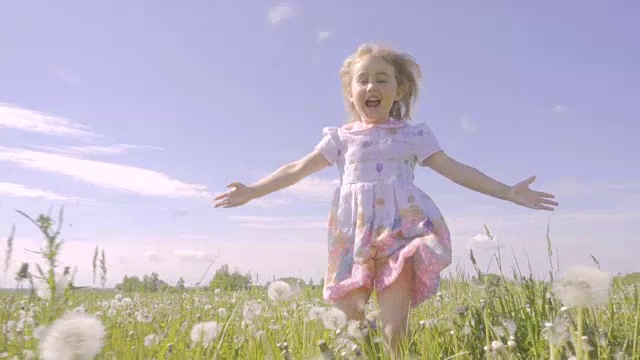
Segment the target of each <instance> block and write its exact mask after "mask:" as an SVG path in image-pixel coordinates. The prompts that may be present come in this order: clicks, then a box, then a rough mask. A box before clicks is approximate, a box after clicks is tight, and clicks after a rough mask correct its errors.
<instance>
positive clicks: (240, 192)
mask: <svg viewBox="0 0 640 360" xmlns="http://www.w3.org/2000/svg"><path fill="white" fill-rule="evenodd" d="M227 187H233V188H234V189H232V190H229V191H227V192H224V193H222V194H220V195H218V196H216V197H215V198H213V200H214V207H216V208H218V207H223V208H230V207H237V206H241V205H244V204H246V203H247V202H249V201H250V200H252V199H253V198H254V193H253V190H252V189H251V188H250V187H248V186H246V185H244V184H242V183H239V182H233V183H231V184H229V185H227Z"/></svg>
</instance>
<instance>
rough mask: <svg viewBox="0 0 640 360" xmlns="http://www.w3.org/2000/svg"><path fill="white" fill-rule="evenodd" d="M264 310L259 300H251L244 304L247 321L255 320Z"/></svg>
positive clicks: (244, 314) (243, 313)
mask: <svg viewBox="0 0 640 360" xmlns="http://www.w3.org/2000/svg"><path fill="white" fill-rule="evenodd" d="M261 312H262V305H260V304H259V303H258V302H257V301H255V300H251V301H249V302H247V303H246V304H245V305H244V309H243V311H242V315H243V316H244V319H245V321H247V322H250V321H252V320H254V319H255V318H256V317H258V315H260V313H261Z"/></svg>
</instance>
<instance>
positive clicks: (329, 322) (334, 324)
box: [322, 307, 347, 330]
mask: <svg viewBox="0 0 640 360" xmlns="http://www.w3.org/2000/svg"><path fill="white" fill-rule="evenodd" d="M322 323H323V324H324V326H325V327H326V328H327V329H329V330H338V329H342V328H343V327H345V326H346V325H347V315H346V314H345V313H344V312H342V310H340V309H338V308H335V307H332V308H330V309H328V310H326V311H325V313H324V314H323V316H322Z"/></svg>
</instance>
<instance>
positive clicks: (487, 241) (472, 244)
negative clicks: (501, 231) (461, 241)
mask: <svg viewBox="0 0 640 360" xmlns="http://www.w3.org/2000/svg"><path fill="white" fill-rule="evenodd" d="M503 247H504V244H503V243H501V242H499V241H498V240H497V239H496V238H495V237H494V238H493V239H492V238H490V237H489V236H487V234H477V235H475V236H473V237H472V238H471V239H469V242H468V243H467V248H468V249H474V250H497V249H499V248H500V249H502V248H503Z"/></svg>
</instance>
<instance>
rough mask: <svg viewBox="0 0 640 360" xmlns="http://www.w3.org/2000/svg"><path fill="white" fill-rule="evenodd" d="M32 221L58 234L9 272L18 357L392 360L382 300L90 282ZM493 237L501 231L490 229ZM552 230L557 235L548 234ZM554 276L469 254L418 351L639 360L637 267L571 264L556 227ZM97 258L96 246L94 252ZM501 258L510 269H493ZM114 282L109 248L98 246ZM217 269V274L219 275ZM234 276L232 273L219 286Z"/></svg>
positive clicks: (101, 274) (418, 324) (9, 344)
mask: <svg viewBox="0 0 640 360" xmlns="http://www.w3.org/2000/svg"><path fill="white" fill-rule="evenodd" d="M23 215H24V216H25V217H27V218H29V219H30V220H31V221H32V222H33V225H34V226H37V227H38V228H39V229H40V230H41V231H42V234H43V236H44V238H45V245H44V246H43V247H42V248H41V249H39V250H38V253H39V254H40V255H41V256H42V262H41V263H38V264H23V265H22V266H21V268H20V270H19V271H18V273H16V274H7V273H6V269H8V266H9V263H10V261H11V256H12V252H13V248H14V246H15V243H16V242H19V241H20V239H16V238H14V236H13V234H11V235H9V238H8V240H7V242H6V251H5V252H4V269H5V274H4V275H5V277H6V276H14V277H15V279H16V280H17V281H18V284H19V285H18V288H17V289H15V291H6V292H3V293H0V298H1V299H0V301H1V303H0V309H1V310H2V311H1V312H0V358H8V359H57V360H64V359H94V358H95V359H203V358H206V359H211V358H214V359H356V358H360V359H373V358H379V359H387V358H388V353H387V351H386V349H385V348H384V342H383V340H382V339H383V338H382V328H381V327H382V324H381V323H380V321H379V320H378V319H377V313H378V311H377V308H376V301H375V297H374V298H373V299H372V301H371V302H370V304H369V306H368V309H367V321H366V322H364V323H358V322H354V321H351V322H350V321H347V319H346V317H345V316H344V314H343V313H342V312H340V311H339V310H338V309H335V308H332V307H330V306H328V305H327V304H325V303H324V302H323V300H322V296H321V287H320V286H312V285H308V284H305V283H303V282H302V281H291V280H290V279H285V280H287V281H284V280H277V281H273V282H271V283H270V284H269V285H267V286H266V287H262V286H245V287H244V289H240V290H228V289H221V288H220V287H218V288H216V287H215V286H214V285H215V282H211V284H210V285H209V286H204V287H201V288H182V287H177V286H176V287H170V286H165V287H162V288H161V289H160V290H158V291H135V292H134V291H125V290H127V289H119V290H116V289H113V290H109V289H97V288H78V287H76V286H75V285H74V283H73V278H74V275H75V274H74V272H73V270H72V269H70V268H69V267H66V268H63V269H60V265H59V264H58V262H57V261H56V258H57V257H58V255H59V254H60V253H61V252H63V251H64V241H63V236H62V234H60V230H59V229H60V228H61V227H60V225H61V224H62V220H63V218H62V212H60V217H59V218H58V219H56V220H55V221H54V220H53V218H52V217H50V216H46V215H40V216H38V217H37V218H32V217H30V216H29V215H28V214H23ZM485 230H486V232H487V235H488V236H491V234H490V232H489V230H488V229H485ZM547 234H548V231H547ZM547 241H548V251H549V267H550V269H549V276H550V279H551V280H550V281H542V280H538V279H533V278H532V277H531V276H529V275H528V274H527V271H525V269H519V268H514V269H509V270H506V269H502V266H501V256H502V255H501V254H500V252H499V251H497V252H496V254H495V256H494V257H493V258H491V259H476V258H475V257H474V255H473V253H472V252H471V253H470V254H469V258H470V261H471V262H472V264H473V265H474V267H475V269H476V273H475V274H473V276H469V275H467V274H464V273H462V272H457V273H456V274H455V275H454V276H452V277H448V278H447V279H445V280H443V283H442V285H441V290H440V292H439V293H438V294H437V295H436V296H435V297H434V298H433V299H432V300H430V301H428V302H426V303H425V304H423V305H422V306H421V307H419V308H418V309H417V310H416V311H414V312H413V313H412V316H411V319H410V321H411V323H410V334H409V336H408V337H407V338H406V341H405V342H404V344H403V351H404V353H405V354H406V356H405V357H404V358H407V359H454V358H455V359H484V358H489V359H571V358H573V359H639V358H640V341H639V339H638V338H639V335H640V333H639V325H638V322H639V319H640V306H639V298H640V290H639V289H638V279H637V274H633V275H628V276H626V277H624V278H620V277H616V278H613V277H611V276H609V275H608V274H607V273H605V272H602V271H601V270H599V265H598V262H597V259H595V258H594V259H593V263H594V266H593V267H576V268H573V269H569V270H568V271H566V272H562V273H558V272H557V269H558V264H557V263H554V261H553V259H554V253H553V250H552V249H553V248H552V243H551V239H550V237H549V236H548V235H547ZM90 255H91V254H87V256H90ZM490 261H496V262H497V264H498V267H499V268H500V269H501V272H500V274H487V273H485V272H484V271H483V270H482V267H484V266H485V265H483V264H488V263H489V262H490ZM93 263H94V274H93V275H94V279H95V278H96V277H97V278H98V281H99V282H101V283H102V284H103V285H104V281H105V279H106V276H107V272H108V269H107V266H106V264H107V262H106V260H105V254H104V252H101V253H99V251H98V250H97V249H96V252H95V253H94V254H93ZM216 276H218V275H216ZM219 283H221V284H224V282H219Z"/></svg>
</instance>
